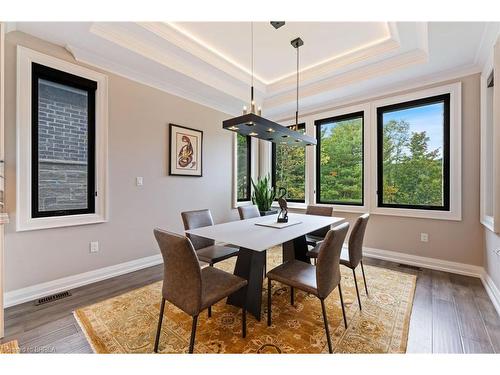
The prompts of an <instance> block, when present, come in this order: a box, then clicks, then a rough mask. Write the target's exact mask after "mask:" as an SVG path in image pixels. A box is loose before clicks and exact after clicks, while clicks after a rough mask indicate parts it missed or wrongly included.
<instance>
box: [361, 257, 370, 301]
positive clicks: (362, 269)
mask: <svg viewBox="0 0 500 375" xmlns="http://www.w3.org/2000/svg"><path fill="white" fill-rule="evenodd" d="M360 263H361V272H363V282H364V283H365V292H366V296H368V286H367V285H366V277H365V267H363V261H361V262H360Z"/></svg>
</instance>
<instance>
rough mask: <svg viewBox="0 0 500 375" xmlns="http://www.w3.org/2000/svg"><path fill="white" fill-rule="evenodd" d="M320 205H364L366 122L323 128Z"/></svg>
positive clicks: (346, 122) (358, 120)
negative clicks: (364, 135) (364, 131)
mask: <svg viewBox="0 0 500 375" xmlns="http://www.w3.org/2000/svg"><path fill="white" fill-rule="evenodd" d="M320 143H321V151H320V152H321V154H320V164H321V167H320V176H319V178H320V184H321V189H320V194H321V197H320V202H323V203H354V204H361V203H362V199H363V122H362V119H361V118H357V119H349V120H344V121H339V122H336V123H334V124H325V125H322V126H321V142H320Z"/></svg>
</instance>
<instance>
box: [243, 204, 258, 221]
mask: <svg viewBox="0 0 500 375" xmlns="http://www.w3.org/2000/svg"><path fill="white" fill-rule="evenodd" d="M238 213H239V214H240V220H245V219H251V218H254V217H259V216H260V212H259V208H258V207H257V206H256V205H255V204H250V205H248V206H239V207H238Z"/></svg>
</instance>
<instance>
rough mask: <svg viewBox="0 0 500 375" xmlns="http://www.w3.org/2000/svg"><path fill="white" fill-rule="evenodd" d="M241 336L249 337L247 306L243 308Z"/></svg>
mask: <svg viewBox="0 0 500 375" xmlns="http://www.w3.org/2000/svg"><path fill="white" fill-rule="evenodd" d="M241 336H242V337H243V338H245V337H247V309H246V307H245V306H243V308H242V309H241Z"/></svg>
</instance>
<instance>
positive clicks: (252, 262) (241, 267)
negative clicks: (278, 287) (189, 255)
mask: <svg viewBox="0 0 500 375" xmlns="http://www.w3.org/2000/svg"><path fill="white" fill-rule="evenodd" d="M344 221H345V218H342V217H335V216H318V215H305V214H298V213H289V214H288V223H277V215H269V216H261V217H256V218H251V219H246V220H237V221H231V222H227V223H222V224H216V225H211V226H206V227H201V228H196V229H190V230H186V233H189V234H193V235H196V236H200V237H205V238H209V239H211V240H215V241H216V242H219V243H226V244H230V245H231V246H236V247H239V252H238V256H237V259H236V265H235V268H234V274H235V275H237V276H240V277H242V278H244V279H246V280H247V281H248V285H247V287H246V288H243V289H240V290H239V291H237V292H235V293H233V294H231V295H230V296H229V297H228V298H227V303H228V304H230V305H234V306H238V307H243V306H246V309H247V311H248V312H249V313H251V314H252V315H253V316H255V318H257V320H259V321H260V317H261V305H262V282H263V277H264V276H265V275H264V269H265V264H266V254H267V250H268V249H270V248H272V247H275V246H278V245H282V249H283V262H286V261H289V260H293V259H295V260H299V261H303V262H307V263H310V259H309V258H308V257H307V255H306V253H307V251H308V247H307V242H306V234H308V233H311V232H314V231H315V230H318V229H321V228H324V227H331V226H332V225H337V224H340V223H342V222H344Z"/></svg>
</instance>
